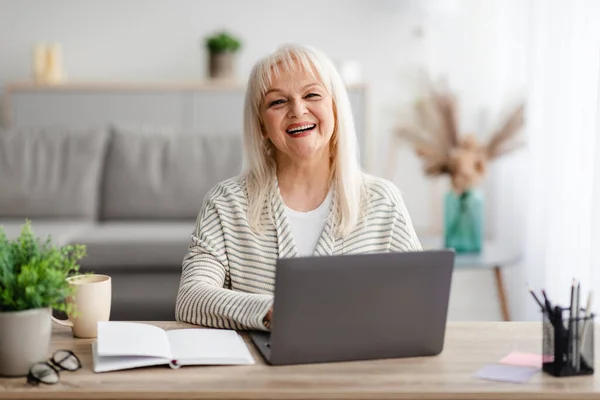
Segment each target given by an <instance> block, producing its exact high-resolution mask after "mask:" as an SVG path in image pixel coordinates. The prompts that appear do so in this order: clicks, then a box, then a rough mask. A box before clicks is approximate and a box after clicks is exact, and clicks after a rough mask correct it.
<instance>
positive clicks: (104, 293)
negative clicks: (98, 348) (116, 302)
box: [52, 274, 112, 338]
mask: <svg viewBox="0 0 600 400" xmlns="http://www.w3.org/2000/svg"><path fill="white" fill-rule="evenodd" d="M67 281H68V282H69V284H70V285H72V286H74V287H75V291H74V293H73V295H72V296H69V298H67V302H68V303H72V304H73V305H74V306H75V316H72V315H69V316H68V317H69V319H68V320H60V319H57V318H54V317H52V320H54V322H56V323H58V324H60V325H64V326H68V327H70V328H71V329H72V330H73V336H75V337H78V338H95V337H96V336H98V322H99V321H108V320H109V318H110V304H111V299H112V287H111V279H110V276H108V275H97V274H88V275H77V276H72V277H69V278H67Z"/></svg>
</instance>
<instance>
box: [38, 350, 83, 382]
mask: <svg viewBox="0 0 600 400" xmlns="http://www.w3.org/2000/svg"><path fill="white" fill-rule="evenodd" d="M79 368H81V361H79V358H78V357H77V356H76V355H75V353H73V352H72V351H71V350H57V351H56V352H55V353H54V354H53V355H52V357H51V358H50V360H48V361H45V362H39V363H35V364H33V365H32V366H31V368H29V374H27V382H28V383H30V384H32V385H38V384H40V383H44V384H46V385H53V384H55V383H58V382H59V381H60V373H59V371H77V370H78V369H79Z"/></svg>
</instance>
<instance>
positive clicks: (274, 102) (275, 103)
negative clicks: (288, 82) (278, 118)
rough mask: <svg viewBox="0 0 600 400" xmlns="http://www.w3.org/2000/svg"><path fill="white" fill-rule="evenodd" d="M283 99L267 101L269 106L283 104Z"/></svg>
mask: <svg viewBox="0 0 600 400" xmlns="http://www.w3.org/2000/svg"><path fill="white" fill-rule="evenodd" d="M284 102H285V101H284V100H283V99H279V100H275V101H272V102H270V103H269V107H273V106H277V105H279V104H283V103H284Z"/></svg>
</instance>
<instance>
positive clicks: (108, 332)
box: [92, 321, 254, 372]
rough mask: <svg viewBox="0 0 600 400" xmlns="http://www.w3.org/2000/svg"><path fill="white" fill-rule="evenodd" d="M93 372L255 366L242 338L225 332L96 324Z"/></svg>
mask: <svg viewBox="0 0 600 400" xmlns="http://www.w3.org/2000/svg"><path fill="white" fill-rule="evenodd" d="M92 353H93V356H94V372H108V371H116V370H121V369H130V368H139V367H148V366H151V365H163V364H164V365H169V366H170V367H171V368H179V367H180V366H183V365H227V364H228V365H237V364H254V358H253V357H252V355H251V354H250V351H249V350H248V348H247V347H246V344H245V343H244V340H243V339H242V337H241V336H240V335H239V334H238V333H237V332H236V331H233V330H225V329H175V330H170V331H165V330H163V329H161V328H159V327H157V326H154V325H149V324H143V323H137V322H117V321H110V322H98V339H97V340H96V341H94V343H93V344H92Z"/></svg>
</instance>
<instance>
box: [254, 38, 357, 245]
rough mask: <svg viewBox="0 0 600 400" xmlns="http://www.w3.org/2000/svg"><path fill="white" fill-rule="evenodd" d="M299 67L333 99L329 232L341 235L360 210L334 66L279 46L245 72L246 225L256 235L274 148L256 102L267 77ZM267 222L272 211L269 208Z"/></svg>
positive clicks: (314, 54) (345, 101) (310, 51)
mask: <svg viewBox="0 0 600 400" xmlns="http://www.w3.org/2000/svg"><path fill="white" fill-rule="evenodd" d="M296 68H301V69H303V70H304V71H307V72H310V73H311V74H313V75H314V76H315V78H316V79H318V80H319V81H320V82H321V83H322V84H323V86H324V87H325V90H327V91H328V92H329V94H330V95H331V97H332V99H333V112H334V116H335V124H334V132H333V135H332V136H331V140H330V143H329V144H330V156H331V176H330V179H331V183H332V184H333V185H335V193H336V196H335V197H334V199H333V205H334V210H335V212H334V213H333V215H332V216H331V217H332V218H334V223H335V234H336V236H338V237H343V236H345V235H347V234H348V233H349V232H350V230H351V229H352V228H353V227H354V226H355V225H356V224H357V222H358V219H359V216H360V214H361V212H362V205H363V200H365V195H364V193H365V189H364V183H363V174H362V171H361V168H360V162H359V151H358V142H357V138H356V131H355V129H354V119H353V117H352V110H351V106H350V98H349V97H348V92H347V90H346V86H345V85H344V82H343V81H342V78H341V77H340V75H339V73H338V72H337V70H336V68H335V66H334V65H333V63H332V62H331V60H329V58H328V57H327V56H325V54H323V53H322V52H321V51H319V50H317V49H315V48H312V47H309V46H300V45H284V46H282V47H280V48H278V49H277V50H275V51H274V52H273V53H271V54H269V55H267V56H266V57H264V58H262V59H261V60H259V61H258V62H257V63H256V64H255V65H254V67H253V68H252V72H251V73H250V77H249V79H248V86H247V88H246V98H245V104H244V151H245V157H244V170H245V172H246V175H247V182H248V184H247V186H248V221H249V224H250V227H251V228H252V229H254V230H255V231H256V232H264V226H262V220H261V214H262V210H263V207H264V204H265V201H269V202H270V197H271V196H272V195H273V193H272V189H273V185H272V183H273V182H274V178H275V174H276V169H277V168H276V162H275V146H274V145H273V144H272V143H271V141H270V140H269V139H268V138H265V137H264V136H263V132H262V129H261V126H262V124H261V110H260V107H261V104H262V102H263V100H264V96H265V94H266V92H267V90H268V89H269V86H270V84H271V81H272V78H273V74H279V73H281V71H293V70H295V69H296ZM269 215H270V217H271V218H272V210H271V207H269Z"/></svg>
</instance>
